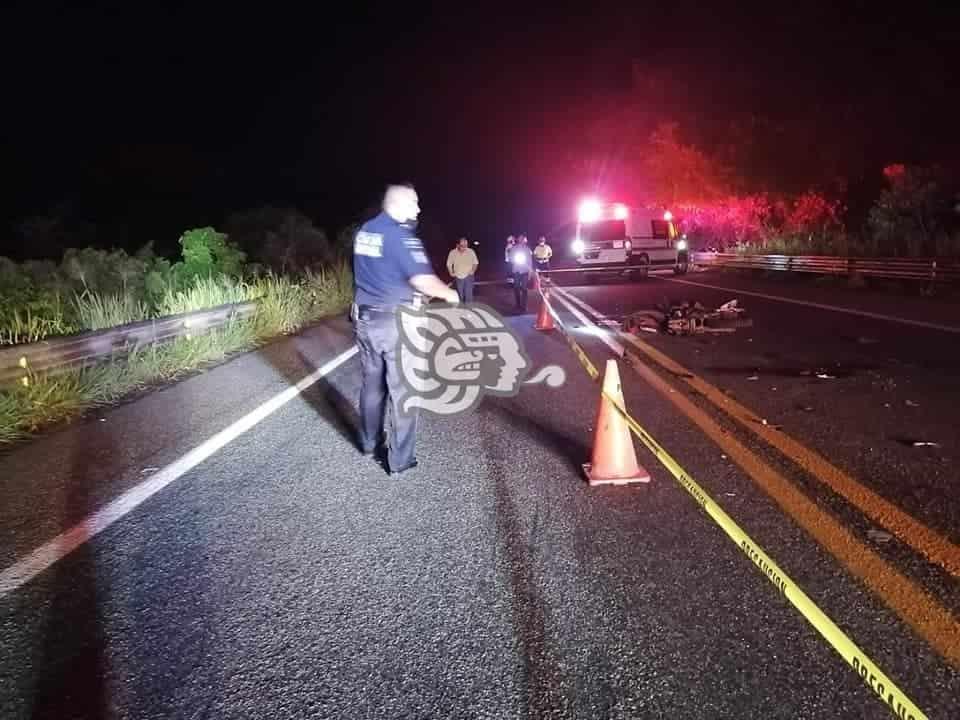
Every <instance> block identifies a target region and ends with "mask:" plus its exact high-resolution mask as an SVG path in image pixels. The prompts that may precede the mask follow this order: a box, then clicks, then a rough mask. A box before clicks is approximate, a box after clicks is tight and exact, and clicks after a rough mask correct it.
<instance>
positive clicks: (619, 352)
mask: <svg viewBox="0 0 960 720" xmlns="http://www.w3.org/2000/svg"><path fill="white" fill-rule="evenodd" d="M552 291H553V292H556V294H557V299H558V300H559V301H560V302H561V303H563V304H564V305H565V306H566V308H567V310H569V311H570V312H571V313H573V315H574V317H576V318H577V320H579V321H580V322H581V323H583V325H584V327H586V328H587V329H588V330H589V331H591V332H592V334H593V335H595V336H596V337H598V338H600V339H601V340H602V341H603V342H604V343H605V344H606V346H607V347H608V348H610V349H611V350H613V353H614V354H615V355H616V356H617V357H621V358H622V357H623V355H624V353H625V352H626V351H625V350H624V348H623V345H621V344H620V343H618V342H617V341H616V340H614V339H613V338H612V337H611V336H610V333H609V332H608V331H606V330H604V329H603V328H602V327H600V326H598V325H596V324H594V323H593V321H591V320H590V319H589V318H587V317H586V316H585V315H584V314H583V313H582V312H580V311H579V310H578V309H577V308H576V307H574V305H580V306H581V307H583V309H584V310H586V311H587V312H589V313H593V314H594V315H596V314H597V312H596V311H595V310H594V309H593V308H591V307H590V306H589V305H587V304H586V303H585V302H583V301H582V300H580V299H579V298H577V297H575V296H573V295H571V294H570V293H568V292H567V291H566V290H562V289H560V288H558V287H556V286H554V287H553V288H552Z"/></svg>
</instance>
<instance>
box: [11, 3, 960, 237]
mask: <svg viewBox="0 0 960 720" xmlns="http://www.w3.org/2000/svg"><path fill="white" fill-rule="evenodd" d="M838 4H839V3H838ZM790 5H791V6H787V5H783V6H778V5H776V4H775V3H762V4H761V3H756V4H753V3H742V2H741V3H730V4H728V5H727V6H726V8H725V9H713V10H710V11H705V10H703V9H696V8H695V7H694V4H693V3H689V4H687V5H686V6H685V4H684V3H682V2H681V3H677V2H671V3H659V2H658V3H644V2H632V3H627V4H623V5H622V6H618V5H615V4H611V5H605V4H602V3H596V2H588V3H582V4H581V5H578V4H571V5H570V7H571V8H574V10H570V9H565V10H558V9H557V8H556V7H554V8H551V7H550V6H542V7H537V6H535V5H533V4H529V3H513V4H504V5H502V6H497V5H494V4H486V5H484V7H483V8H460V9H456V10H454V9H452V8H454V7H455V5H454V4H453V3H445V4H443V5H440V4H438V5H437V6H436V7H435V8H431V7H430V6H417V5H409V4H403V3H399V2H394V3H390V4H388V5H369V6H361V5H360V4H356V5H355V6H354V5H353V4H350V5H349V6H348V4H341V5H339V6H331V7H330V8H329V9H327V10H325V11H324V10H321V9H320V5H319V4H317V3H313V4H312V5H311V8H312V9H311V10H309V11H302V10H300V11H298V10H295V9H294V7H293V6H290V7H284V6H282V5H281V4H279V3H258V4H251V5H249V6H247V8H246V9H241V4H240V3H234V4H232V5H229V6H228V5H223V6H221V7H216V6H213V5H202V6H201V5H200V4H183V5H180V6H177V4H176V3H163V4H160V3H156V4H148V3H116V4H112V5H104V4H98V5H97V9H95V10H91V9H83V10H81V9H72V8H67V7H60V6H57V5H55V4H49V3H40V2H30V3H22V4H20V5H19V6H18V7H17V8H16V9H13V10H11V9H7V10H5V11H4V13H3V15H4V21H3V27H4V38H3V43H2V50H0V53H2V55H3V67H4V77H5V83H4V96H5V102H4V110H3V120H2V122H3V133H2V143H3V150H2V152H3V158H4V159H3V175H2V177H3V188H2V190H3V192H2V200H0V220H2V222H3V224H4V233H3V235H2V237H3V240H2V241H0V242H2V243H3V244H2V245H0V253H5V254H12V255H20V254H22V250H23V249H22V248H18V247H16V239H15V238H16V232H15V228H16V226H17V223H18V222H19V221H20V220H22V219H23V218H24V217H27V216H31V215H37V214H44V213H51V212H61V213H64V214H66V215H69V216H70V217H71V218H78V219H80V220H83V221H85V222H88V223H92V224H93V226H95V227H97V228H99V229H100V232H101V234H102V236H103V238H117V237H123V238H127V239H126V240H125V241H124V242H125V243H127V244H131V245H133V246H137V245H139V244H142V242H144V241H146V240H148V239H155V240H157V241H158V243H159V246H160V247H161V248H162V247H170V245H171V243H172V244H174V245H175V242H176V238H177V236H178V235H179V234H180V232H182V230H184V229H186V228H188V227H195V226H199V225H204V224H218V223H220V222H222V220H223V219H224V218H225V216H226V215H227V214H228V213H229V212H231V211H235V210H242V209H246V208H251V207H257V206H261V205H266V204H277V205H283V206H288V205H290V206H295V207H298V208H299V209H301V210H302V211H304V212H306V213H307V214H308V215H310V217H312V218H313V219H314V221H315V222H316V223H317V224H318V225H319V226H322V227H324V228H325V229H327V230H328V231H329V232H335V231H336V230H337V228H338V227H340V226H342V225H344V224H346V223H347V222H349V221H351V220H353V219H354V218H355V217H357V215H358V214H359V213H362V212H363V210H364V208H366V207H369V206H370V205H372V204H376V203H377V201H378V199H379V193H380V192H381V190H382V188H383V186H384V185H385V184H386V183H388V182H391V181H411V182H413V183H415V184H416V186H417V188H418V190H419V191H420V195H421V203H422V206H423V210H424V221H425V222H427V221H429V222H431V223H434V224H436V225H437V226H438V227H441V228H442V229H443V231H444V233H445V234H447V235H449V236H450V238H451V239H452V238H453V237H455V236H456V235H459V234H461V233H466V234H468V235H469V236H470V237H471V238H473V239H477V240H480V241H482V242H483V241H489V242H487V245H489V246H492V245H494V244H495V245H497V246H499V245H500V244H501V242H502V238H503V237H504V236H506V235H507V234H508V233H511V232H520V231H524V232H526V233H528V234H529V235H531V236H533V235H536V234H538V233H540V232H543V231H547V230H550V229H551V228H553V227H555V226H556V225H557V224H559V223H562V222H565V221H567V220H568V219H570V217H569V216H570V213H571V212H572V209H573V206H574V203H575V201H576V199H577V198H578V197H579V195H580V194H582V193H583V192H587V191H592V190H594V189H600V190H601V191H602V190H604V188H603V186H602V184H601V185H599V186H597V183H598V182H601V179H599V178H596V177H593V178H591V177H584V176H577V175H576V173H574V172H571V171H570V170H569V169H568V167H569V166H568V164H566V163H568V161H569V158H570V157H571V156H575V155H576V152H577V148H578V146H579V145H581V144H582V134H583V128H584V126H585V124H586V123H589V122H591V121H593V120H596V119H597V118H598V117H604V115H605V114H606V113H608V108H610V107H616V106H617V105H618V104H622V102H623V99H624V98H626V97H629V96H630V94H631V93H633V97H634V98H635V99H637V98H639V103H640V104H642V105H643V107H644V108H649V112H650V113H651V117H654V118H659V117H662V118H664V119H666V118H667V117H672V118H675V119H678V121H679V122H680V123H681V126H682V127H684V128H685V129H686V130H687V131H688V132H689V133H690V135H689V138H690V140H691V141H692V142H694V143H695V144H698V145H701V146H703V147H706V148H710V149H712V148H715V147H719V146H721V145H722V144H723V143H725V142H731V140H730V137H729V133H728V130H729V128H730V126H731V123H733V122H735V121H737V122H740V123H741V126H742V125H743V122H745V119H750V121H751V122H753V123H754V125H749V123H748V126H750V127H754V128H755V130H754V131H748V132H747V136H749V137H752V138H753V140H754V141H755V142H756V144H757V149H756V150H755V152H754V154H753V158H754V159H753V161H752V164H751V165H750V167H747V168H743V169H742V172H744V173H746V174H747V175H748V176H749V179H750V180H751V182H752V183H753V184H754V185H755V186H756V187H759V188H763V189H768V190H770V191H774V192H776V191H795V190H797V189H803V188H805V187H807V186H812V185H818V186H824V187H826V186H827V185H828V183H829V181H830V179H831V178H833V177H835V176H838V175H839V176H843V177H845V178H847V179H848V180H849V181H850V182H851V183H852V186H857V183H858V182H859V183H861V185H865V186H869V185H870V183H871V182H873V183H875V184H877V185H879V182H880V177H879V170H880V168H881V167H882V166H883V164H885V163H887V162H894V161H898V162H923V163H927V162H939V163H943V164H945V165H948V166H956V164H957V163H958V161H960V152H958V146H960V143H958V137H957V135H958V128H960V122H958V113H957V110H958V102H957V99H956V95H957V88H956V79H957V78H958V77H960V67H958V55H960V51H958V48H957V47H956V39H957V27H958V26H957V21H958V19H960V17H958V13H957V11H956V10H955V9H954V10H943V11H938V10H935V9H933V8H934V7H935V6H934V5H933V4H925V3H921V2H913V3H898V4H896V5H897V7H898V8H899V9H898V10H897V11H896V13H892V12H890V13H888V12H885V11H884V10H883V9H882V8H881V7H880V6H879V5H878V4H876V3H867V2H857V3H844V4H843V5H844V6H845V7H846V8H847V9H845V10H836V9H828V6H827V5H823V6H817V5H813V4H803V5H802V6H792V5H793V4H792V3H791V4H790ZM954 5H955V4H954ZM578 7H580V10H579V11H576V10H575V8H578ZM650 78H654V79H656V80H657V81H659V82H660V85H658V86H657V87H658V88H660V89H659V90H655V91H651V90H650V89H649V87H650V86H649V85H644V83H646V82H647V81H648V80H650ZM638 82H639V85H640V86H643V87H647V90H646V91H641V92H640V94H639V95H638V94H637V92H638V89H637V88H638ZM664 83H667V84H666V85H665V84H664ZM664 87H666V88H667V90H666V91H664V90H663V88H664ZM756 128H760V129H756ZM591 185H594V186H596V187H591ZM494 241H495V242H494ZM105 242H106V240H105Z"/></svg>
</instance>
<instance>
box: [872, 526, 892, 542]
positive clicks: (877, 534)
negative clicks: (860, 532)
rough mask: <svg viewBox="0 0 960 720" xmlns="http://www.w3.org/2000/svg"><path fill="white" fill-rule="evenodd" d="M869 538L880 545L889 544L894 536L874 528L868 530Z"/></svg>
mask: <svg viewBox="0 0 960 720" xmlns="http://www.w3.org/2000/svg"><path fill="white" fill-rule="evenodd" d="M867 537H869V538H870V539H871V540H873V541H875V542H878V543H888V542H890V541H891V540H893V535H891V534H890V533H888V532H885V531H883V530H875V529H873V528H871V529H870V530H867Z"/></svg>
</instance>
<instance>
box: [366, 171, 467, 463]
mask: <svg viewBox="0 0 960 720" xmlns="http://www.w3.org/2000/svg"><path fill="white" fill-rule="evenodd" d="M419 214H420V204H419V198H418V197H417V193H416V191H415V190H414V189H413V188H412V187H410V186H408V185H393V186H391V187H389V188H388V189H387V192H386V195H385V196H384V200H383V212H381V213H380V214H379V215H377V216H376V217H375V218H373V219H372V220H370V221H368V222H366V223H364V224H363V226H362V227H361V228H360V229H359V230H358V231H357V234H356V236H355V237H354V245H353V273H354V282H355V285H356V289H355V292H354V300H353V307H352V308H351V313H352V317H353V322H354V336H355V338H356V341H357V345H358V346H359V348H360V364H361V371H362V373H363V381H362V383H363V384H362V386H361V388H360V449H361V451H362V452H363V453H364V454H365V455H372V454H373V452H374V450H375V449H376V445H377V439H378V436H379V434H380V433H381V431H383V432H384V433H385V435H386V439H387V465H388V467H389V470H390V473H391V474H392V475H396V474H399V473H401V472H403V471H404V470H409V469H410V468H413V467H416V465H417V459H416V454H415V452H414V445H415V442H416V433H417V414H416V411H414V412H413V413H411V414H408V415H405V414H403V413H401V412H400V397H401V395H402V394H403V389H404V385H403V380H402V378H401V376H400V366H399V362H398V358H397V351H398V344H399V330H398V328H397V312H398V308H400V307H401V306H407V307H411V308H412V307H416V306H415V304H414V292H419V293H423V294H424V295H426V296H429V297H436V298H442V299H443V300H446V301H447V302H450V303H456V302H458V300H459V296H458V295H457V292H456V290H454V289H452V288H448V287H447V285H446V284H445V283H444V282H443V281H442V280H441V279H440V278H438V277H437V276H436V274H434V272H433V267H432V266H431V264H430V261H429V259H428V258H427V254H426V252H425V251H424V248H423V243H422V242H420V240H419V238H417V237H416V236H415V235H414V234H413V229H412V228H413V226H414V223H415V221H416V219H417V216H418V215H419ZM388 407H389V409H390V415H391V421H392V422H391V423H390V427H389V429H387V428H385V427H384V422H385V420H384V411H385V410H386V409H387V408H388Z"/></svg>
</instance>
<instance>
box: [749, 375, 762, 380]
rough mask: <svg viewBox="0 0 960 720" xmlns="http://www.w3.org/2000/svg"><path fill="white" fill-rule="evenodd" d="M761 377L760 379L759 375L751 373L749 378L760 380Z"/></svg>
mask: <svg viewBox="0 0 960 720" xmlns="http://www.w3.org/2000/svg"><path fill="white" fill-rule="evenodd" d="M759 379H760V376H759V375H751V376H750V377H748V378H747V380H759Z"/></svg>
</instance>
